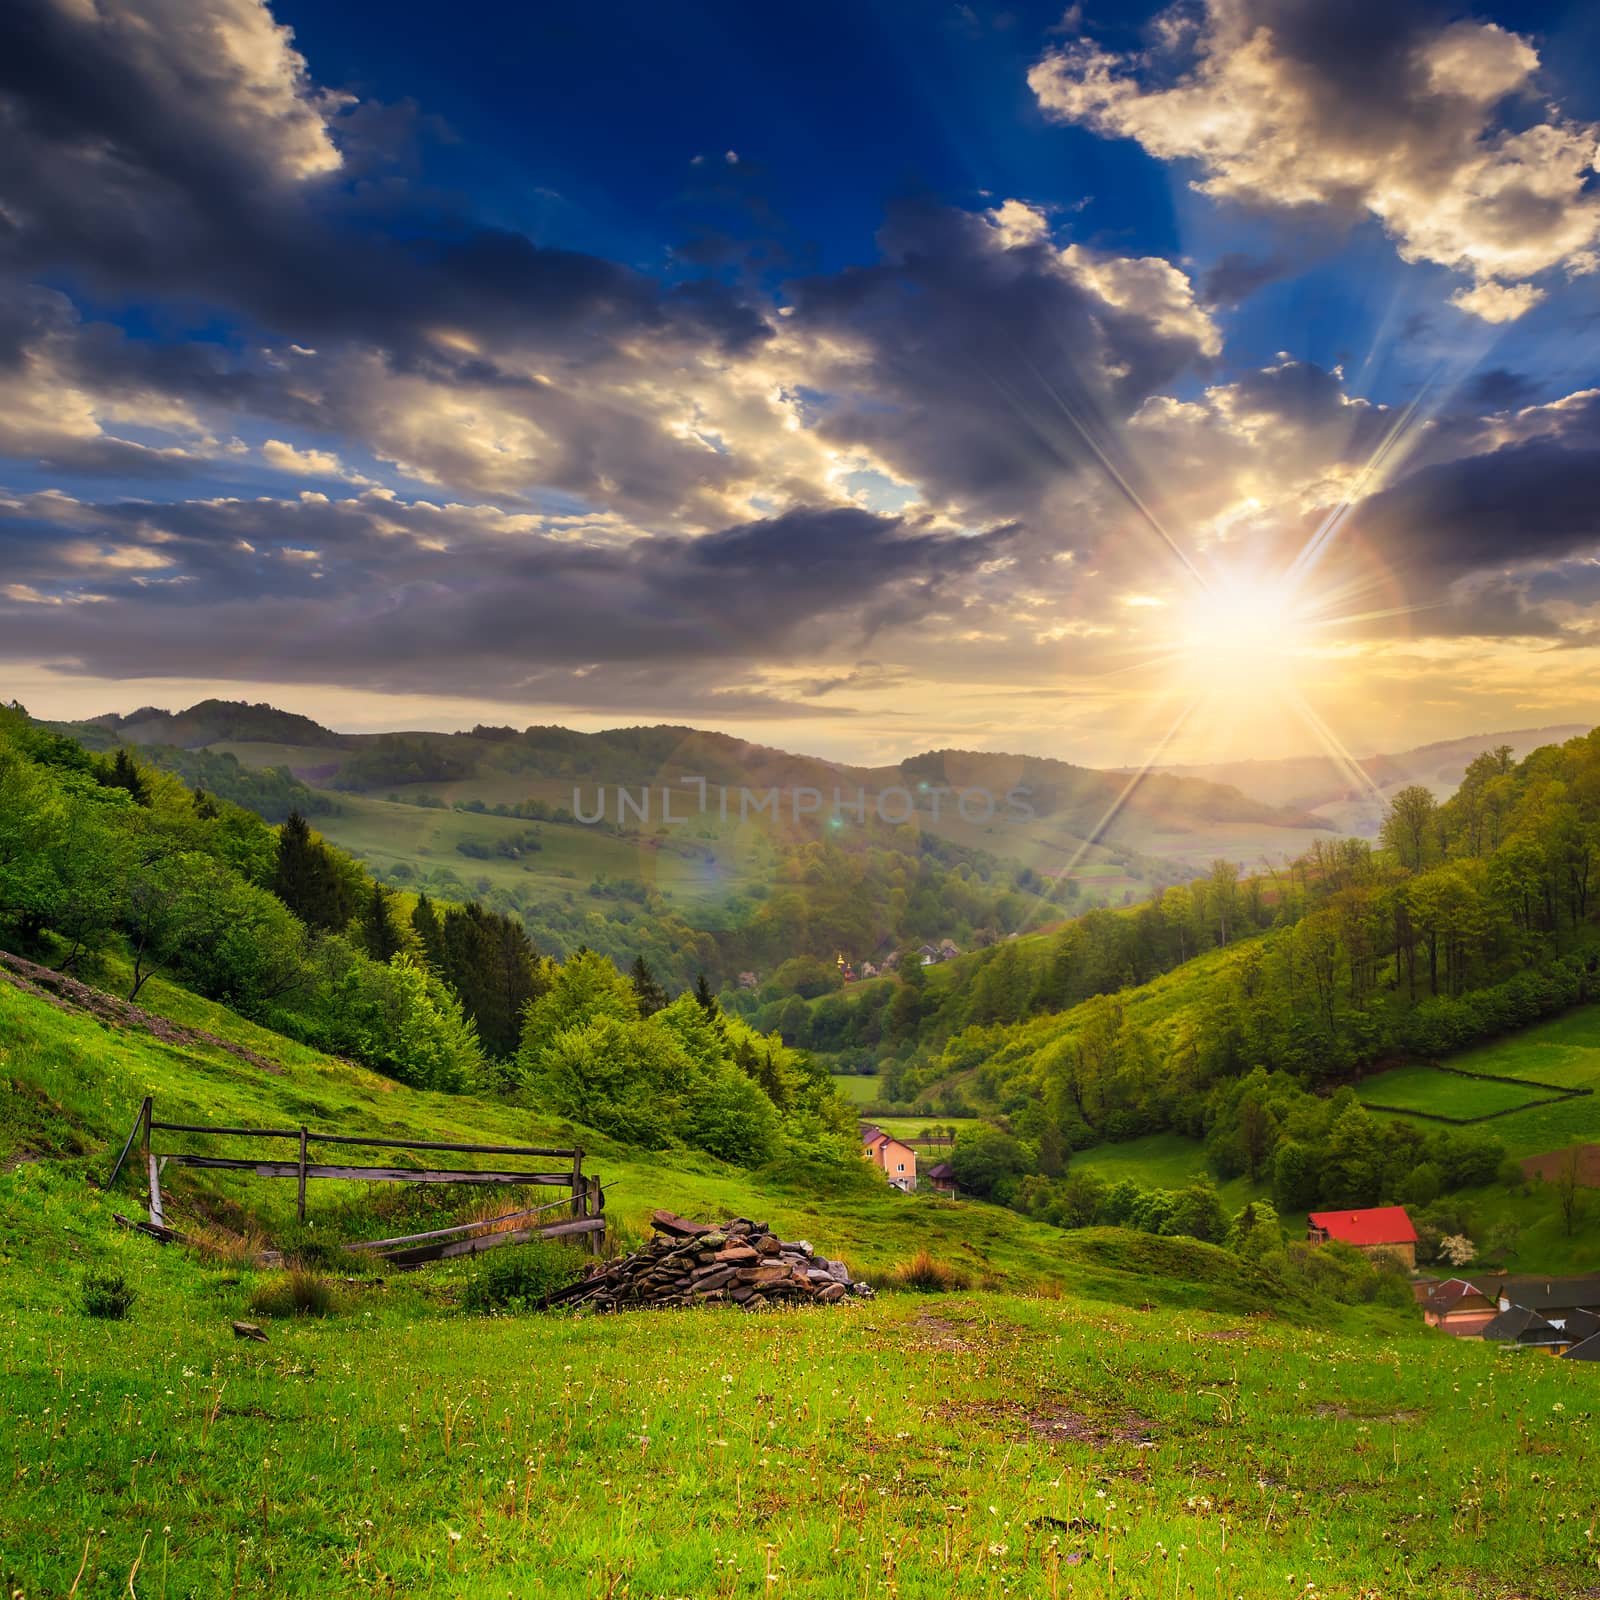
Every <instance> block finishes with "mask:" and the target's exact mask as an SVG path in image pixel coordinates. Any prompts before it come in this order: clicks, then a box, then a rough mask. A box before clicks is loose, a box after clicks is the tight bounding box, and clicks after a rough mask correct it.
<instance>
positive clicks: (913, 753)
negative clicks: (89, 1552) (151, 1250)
mask: <svg viewBox="0 0 1600 1600" xmlns="http://www.w3.org/2000/svg"><path fill="white" fill-rule="evenodd" d="M12 703H14V704H20V703H21V702H19V701H17V700H15V698H14V697H13V699H12ZM206 703H217V704H224V705H236V706H246V707H249V708H250V709H252V710H259V709H266V710H270V711H276V712H279V713H282V714H284V715H288V716H302V717H307V719H308V720H309V721H311V722H314V723H316V724H317V726H318V727H319V728H320V729H322V731H323V732H326V733H332V734H335V735H336V736H338V737H341V738H370V737H374V736H377V735H381V734H421V735H429V734H443V735H450V734H470V733H471V732H472V731H473V729H474V728H475V727H512V728H513V730H514V731H515V732H516V733H518V734H519V735H524V734H528V733H531V732H533V731H535V730H536V729H552V730H555V731H559V732H565V733H579V734H583V735H585V736H595V737H603V736H604V735H606V734H609V733H626V732H629V731H631V730H638V729H669V730H673V731H680V732H684V733H694V734H709V735H713V736H716V737H719V738H727V739H731V740H737V741H739V742H741V743H745V744H750V745H754V746H757V747H760V748H766V749H771V750H773V751H775V752H776V753H778V754H782V755H790V756H798V757H800V758H802V759H805V760H813V761H821V762H825V763H831V764H834V765H838V766H853V767H860V768H871V767H893V766H898V765H901V764H903V763H905V762H907V761H911V760H914V759H916V758H917V757H918V756H924V755H931V754H935V753H938V752H939V751H943V750H959V751H961V752H962V753H964V754H969V755H988V756H997V757H1000V756H1011V757H1021V758H1024V759H1028V760H1044V761H1060V762H1062V763H1063V764H1066V765H1070V766H1077V767H1082V768H1085V769H1087V770H1091V771H1101V772H1110V773H1126V772H1133V771H1136V770H1139V769H1140V768H1141V767H1145V768H1146V769H1147V770H1149V771H1152V772H1180V771H1188V770H1195V771H1200V770H1204V769H1206V768H1209V767H1239V766H1250V765H1259V764H1273V763H1279V762H1297V761H1298V762H1303V761H1313V760H1326V761H1329V762H1330V763H1331V764H1334V765H1337V764H1338V761H1337V758H1336V757H1334V756H1333V755H1331V754H1330V753H1329V752H1327V751H1312V752H1310V753H1308V754H1305V755H1293V754H1282V755H1268V756H1242V757H1236V758H1233V759H1225V760H1196V761H1169V762H1155V763H1148V764H1147V763H1143V762H1140V761H1137V760H1136V761H1132V762H1110V761H1105V762H1098V761H1093V760H1072V759H1070V758H1069V757H1066V756H1059V755H1051V754H1049V753H1047V752H1043V751H1038V750H1023V749H1017V748H1011V747H1007V746H1003V745H998V744H996V745H962V746H956V745H932V744H923V745H917V746H915V747H907V748H906V749H904V750H903V751H901V752H900V753H898V754H891V755H888V756H886V757H884V758H882V759H880V760H873V761H856V760H851V759H849V758H847V757H843V756H836V755H832V754H829V753H827V752H825V751H821V750H814V749H809V748H806V747H805V745H804V744H803V743H802V742H800V741H794V742H791V743H788V744H782V743H779V744H770V743H768V741H765V740H760V739H753V738H750V737H749V736H748V735H745V734H741V733H737V732H734V731H733V730H732V729H728V728H717V727H712V726H709V725H703V724H697V723H689V722H675V721H672V720H670V719H669V720H660V721H633V722H605V723H601V724H599V725H597V726H595V727H592V728H584V727H578V726H576V725H575V724H574V723H573V722H564V721H559V720H557V721H553V722H530V723H526V724H523V725H522V726H521V727H516V726H515V725H514V724H510V723H494V722H491V721H489V720H488V719H487V718H481V717H480V718H475V719H474V720H473V721H471V722H462V723H460V724H458V725H457V726H454V727H439V726H432V727H430V726H423V725H421V724H417V723H404V724H402V723H395V724H393V725H379V726H365V727H350V726H335V725H333V724H331V723H326V722H323V721H321V719H320V718H317V717H314V716H308V714H307V713H306V712H304V711H301V710H300V709H299V708H298V707H296V706H294V705H279V704H276V703H275V702H272V701H267V700H254V701H252V700H248V699H243V698H238V697H234V696H229V695H207V696H203V697H202V698H201V699H200V700H197V701H192V702H191V703H190V704H188V705H186V706H162V705H156V704H154V703H149V702H145V703H141V704H139V705H137V706H133V707H130V708H129V709H128V710H127V711H100V712H96V713H93V714H91V715H89V716H83V717H53V716H50V715H48V714H47V713H45V712H42V711H40V710H37V709H36V708H34V707H32V706H28V705H26V704H23V706H22V709H23V710H24V711H26V712H27V713H28V714H29V715H30V716H32V717H34V718H36V719H38V720H40V721H44V722H56V723H63V724H86V723H94V722H103V721H110V720H120V721H123V722H127V721H131V720H132V719H133V718H134V717H136V716H138V715H139V714H140V713H141V712H148V713H150V714H151V715H155V716H164V717H174V718H176V717H181V716H185V715H187V714H188V713H190V712H191V711H194V710H195V709H196V708H197V707H199V706H200V705H203V704H206ZM1597 725H1600V724H1595V723H1588V722H1584V721H1583V720H1581V719H1580V720H1579V721H1577V722H1553V723H1542V724H1539V725H1537V726H1528V727H1520V728H1488V729H1482V728H1479V729H1474V730H1473V731H1472V732H1470V733H1461V734H1451V735H1446V736H1444V737H1443V738H1439V739H1430V740H1426V741H1424V742H1423V743H1422V744H1419V745H1411V746H1406V747H1404V748H1396V749H1389V750H1364V749H1355V750H1352V751H1350V752H1349V755H1350V757H1351V758H1352V759H1353V760H1355V761H1358V762H1360V761H1381V760H1384V759H1387V758H1391V757H1400V756H1406V755H1413V754H1417V753H1419V752H1421V751H1425V750H1428V749H1431V748H1433V747H1434V746H1443V745H1452V744H1472V743H1474V742H1476V741H1479V740H1482V741H1485V743H1484V746H1483V747H1484V749H1489V748H1491V746H1490V745H1489V743H1488V742H1487V741H1490V740H1496V739H1515V738H1518V737H1522V736H1526V735H1530V734H1544V733H1551V734H1567V733H1569V732H1570V731H1571V730H1574V729H1576V730H1579V733H1580V734H1581V733H1582V732H1587V731H1589V730H1590V729H1591V728H1593V727H1594V726H1597ZM1216 781H1220V782H1223V783H1224V784H1226V782H1227V781H1229V780H1216Z"/></svg>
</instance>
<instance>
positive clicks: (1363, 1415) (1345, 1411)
mask: <svg viewBox="0 0 1600 1600" xmlns="http://www.w3.org/2000/svg"><path fill="white" fill-rule="evenodd" d="M1311 1414H1312V1415H1313V1416H1316V1417H1325V1418H1328V1419H1330V1420H1332V1421H1334V1422H1394V1423H1401V1422H1415V1421H1416V1420H1417V1418H1418V1416H1419V1415H1420V1414H1421V1413H1420V1412H1416V1411H1352V1410H1351V1409H1350V1407H1349V1406H1337V1405H1330V1404H1328V1402H1326V1401H1324V1402H1323V1403H1322V1404H1321V1405H1317V1406H1313V1407H1312V1408H1311Z"/></svg>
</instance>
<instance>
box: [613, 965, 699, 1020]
mask: <svg viewBox="0 0 1600 1600" xmlns="http://www.w3.org/2000/svg"><path fill="white" fill-rule="evenodd" d="M629 977H630V978H631V979H632V981H633V992H634V993H635V994H636V995H638V997H639V1014H640V1015H641V1016H644V1017H653V1016H654V1015H655V1014H656V1012H658V1011H662V1010H665V1009H666V1006H667V1003H668V1001H667V991H666V990H665V989H663V988H662V987H661V985H660V984H659V983H658V982H657V981H656V975H655V973H654V972H653V971H652V970H651V968H650V963H649V962H648V961H646V960H645V958H644V957H643V956H635V957H634V958H633V970H632V972H631V973H630V974H629ZM704 1003H705V1002H704V1001H701V1004H702V1005H703V1004H704Z"/></svg>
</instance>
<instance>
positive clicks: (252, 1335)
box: [233, 1322, 267, 1344]
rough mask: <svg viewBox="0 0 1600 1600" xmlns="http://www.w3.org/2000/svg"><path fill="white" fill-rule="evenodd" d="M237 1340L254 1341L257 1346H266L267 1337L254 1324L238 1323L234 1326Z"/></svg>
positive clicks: (234, 1334)
mask: <svg viewBox="0 0 1600 1600" xmlns="http://www.w3.org/2000/svg"><path fill="white" fill-rule="evenodd" d="M233 1336H234V1338H235V1339H254V1340H255V1341H256V1343H257V1344H265V1343H266V1342H267V1336H266V1334H265V1333H263V1332H262V1331H261V1329H260V1328H259V1327H257V1326H256V1324H255V1323H253V1322H236V1323H234V1325H233Z"/></svg>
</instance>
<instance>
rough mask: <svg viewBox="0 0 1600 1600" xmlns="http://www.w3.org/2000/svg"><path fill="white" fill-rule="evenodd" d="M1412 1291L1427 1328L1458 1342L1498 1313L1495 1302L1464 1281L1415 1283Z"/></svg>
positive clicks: (1476, 1330) (1456, 1279)
mask: <svg viewBox="0 0 1600 1600" xmlns="http://www.w3.org/2000/svg"><path fill="white" fill-rule="evenodd" d="M1413 1288H1414V1290H1415V1293H1416V1296H1417V1304H1418V1305H1419V1306H1420V1307H1421V1309H1422V1320H1423V1321H1424V1322H1426V1323H1427V1324H1428V1326H1429V1327H1430V1328H1439V1329H1442V1330H1443V1331H1444V1332H1445V1333H1448V1334H1453V1335H1454V1336H1455V1337H1456V1338H1458V1339H1470V1338H1473V1337H1474V1336H1476V1335H1477V1334H1480V1333H1482V1331H1483V1329H1484V1328H1485V1327H1486V1326H1487V1325H1488V1324H1489V1323H1490V1322H1492V1321H1493V1320H1494V1318H1495V1317H1496V1316H1497V1315H1498V1314H1499V1312H1500V1306H1499V1304H1498V1303H1497V1302H1496V1301H1495V1300H1493V1299H1491V1298H1490V1297H1489V1296H1488V1295H1486V1294H1485V1293H1484V1292H1483V1291H1482V1290H1481V1289H1480V1288H1478V1286H1477V1285H1476V1284H1472V1283H1468V1282H1467V1281H1466V1279H1465V1278H1447V1279H1446V1280H1445V1281H1444V1282H1443V1283H1419V1284H1415V1285H1413Z"/></svg>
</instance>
